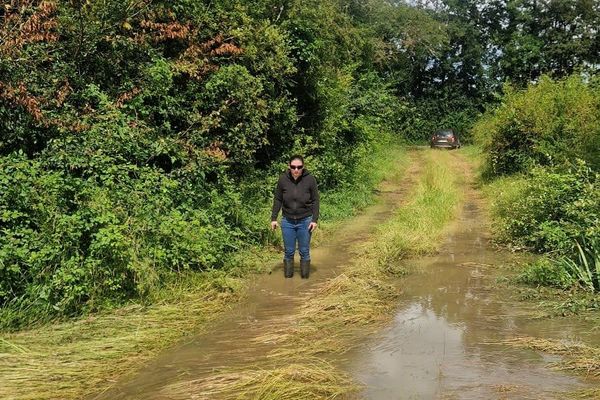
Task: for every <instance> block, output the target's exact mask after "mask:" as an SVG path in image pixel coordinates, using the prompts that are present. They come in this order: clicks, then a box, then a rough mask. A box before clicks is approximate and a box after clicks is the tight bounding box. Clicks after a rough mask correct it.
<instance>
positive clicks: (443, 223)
mask: <svg viewBox="0 0 600 400" xmlns="http://www.w3.org/2000/svg"><path fill="white" fill-rule="evenodd" d="M453 157H454V156H452V155H450V154H449V153H447V152H426V153H425V154H422V155H421V156H420V157H419V158H420V159H419V160H418V161H417V163H415V164H414V165H416V166H419V164H420V163H423V164H424V165H423V167H422V171H421V172H420V173H419V175H418V177H419V180H418V181H417V182H415V184H414V185H413V187H412V190H411V191H410V194H409V196H408V197H407V200H406V201H405V203H404V204H403V205H402V206H401V207H400V208H399V209H398V210H397V212H396V213H395V215H394V216H393V217H392V218H391V219H390V220H389V221H388V222H386V223H384V224H382V225H381V226H379V227H378V229H377V231H376V233H375V234H374V235H373V236H372V238H371V239H370V240H369V241H368V243H366V244H364V245H363V246H361V248H360V250H359V254H358V255H357V257H356V258H355V262H353V263H352V264H351V265H348V266H347V267H346V268H345V269H344V272H343V273H342V274H340V275H338V276H337V277H335V278H332V279H330V280H327V281H325V282H323V283H321V284H319V285H317V286H316V288H315V289H314V290H313V291H311V292H310V293H308V294H307V295H306V298H305V299H303V301H301V304H303V306H302V308H301V310H300V313H298V314H297V315H295V316H293V317H292V320H288V321H286V323H285V325H284V326H282V327H277V328H276V329H274V330H273V331H270V332H265V338H268V340H269V341H271V342H276V343H277V344H278V345H277V350H274V351H272V352H271V353H270V354H268V355H267V356H266V359H265V360H261V361H260V362H259V363H257V364H256V365H248V366H245V367H244V368H238V369H236V370H231V371H227V372H224V373H217V374H214V375H212V376H211V378H210V381H207V380H192V381H183V382H180V383H177V384H174V385H171V386H170V387H169V388H168V389H167V391H166V392H165V393H164V394H165V395H166V396H167V397H176V398H183V397H185V396H189V395H190V394H191V393H194V394H195V395H196V396H199V398H210V396H211V395H215V396H216V397H217V398H222V399H297V398H337V397H347V396H349V395H350V394H352V393H354V392H356V391H357V390H359V389H360V385H358V384H356V383H352V384H351V383H349V382H350V381H349V377H348V375H347V374H346V373H345V372H343V371H341V370H340V369H338V368H332V367H331V364H329V363H327V362H326V361H323V360H324V358H325V359H327V358H330V357H332V356H333V355H335V354H343V353H345V352H347V351H348V350H349V349H350V348H352V347H353V346H355V345H357V344H358V343H360V341H361V340H362V338H363V337H364V336H365V334H368V333H369V332H373V331H376V330H377V329H379V328H381V326H382V325H383V324H385V323H387V322H389V320H390V319H391V318H392V317H393V309H394V308H395V307H396V299H397V298H398V296H399V295H400V293H401V288H399V287H398V277H399V276H401V275H403V274H404V273H405V269H404V268H403V267H401V266H400V264H399V262H398V261H399V260H400V259H402V258H406V257H408V256H412V255H422V254H426V253H430V252H432V251H434V250H435V249H433V248H432V246H431V243H438V242H439V239H440V238H441V237H442V236H443V235H444V233H445V228H446V227H447V226H448V225H449V223H450V222H451V221H453V220H454V219H455V217H456V215H457V213H458V205H459V204H460V203H461V202H460V197H461V193H460V190H459V184H460V181H459V179H457V177H456V175H455V173H453V172H452V171H454V170H455V168H453V167H452V164H453V162H452V161H453ZM282 360H284V361H285V364H283V363H282ZM282 364H283V365H282ZM290 366H292V367H291V369H290ZM293 371H309V373H310V374H314V375H315V376H326V377H327V378H326V382H327V384H326V385H323V379H315V380H313V379H303V378H300V379H295V375H294V372H293ZM299 376H300V377H302V376H303V375H302V373H301V372H300V375H299ZM231 377H235V379H231ZM282 377H283V380H282ZM214 382H218V386H217V387H218V393H216V392H214V390H215V385H214ZM300 393H304V394H308V395H307V396H308V397H298V396H299V394H300ZM217 394H218V395H217ZM204 396H206V397H204Z"/></svg>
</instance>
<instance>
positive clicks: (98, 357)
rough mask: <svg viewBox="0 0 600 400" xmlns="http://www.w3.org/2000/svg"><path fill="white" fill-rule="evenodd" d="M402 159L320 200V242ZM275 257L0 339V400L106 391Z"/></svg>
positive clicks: (389, 150)
mask: <svg viewBox="0 0 600 400" xmlns="http://www.w3.org/2000/svg"><path fill="white" fill-rule="evenodd" d="M405 159H406V152H405V150H404V149H403V148H402V147H401V146H400V145H390V146H382V147H381V148H380V149H378V151H377V152H376V154H374V155H373V160H376V161H375V163H374V165H373V168H371V169H366V168H365V169H364V173H363V174H361V175H360V176H357V185H356V187H349V188H345V189H343V190H339V191H338V192H336V193H330V194H328V193H325V194H324V202H325V204H327V205H326V206H325V210H324V211H325V213H324V214H325V215H324V217H327V219H329V220H330V221H333V222H329V223H326V224H323V226H322V227H321V228H320V230H321V236H327V235H326V233H327V232H333V231H334V230H335V229H336V223H335V221H336V220H337V221H340V220H342V218H344V217H346V218H348V217H349V216H351V215H353V214H355V213H356V212H358V210H360V209H362V208H364V207H365V206H367V205H368V204H369V203H371V202H373V201H374V199H375V195H374V194H375V192H374V190H373V189H374V187H375V185H376V184H377V183H378V182H380V181H381V180H382V179H385V178H388V177H390V176H392V175H393V174H394V173H395V170H396V167H395V165H396V164H397V163H399V162H400V163H402V162H405ZM265 209H266V207H265ZM336 210H337V211H336ZM265 216H266V217H265V219H268V217H267V216H268V212H266V213H265ZM324 219H325V218H324ZM279 258H280V252H279V250H276V249H272V248H255V249H248V250H244V251H243V252H239V253H237V254H235V255H233V256H232V260H231V261H230V263H228V264H229V265H230V267H229V268H228V269H227V270H218V271H207V272H202V273H190V274H187V275H181V276H177V277H176V278H174V279H173V280H172V281H170V282H169V283H167V284H165V285H163V286H162V287H161V289H160V290H158V291H155V292H153V293H152V294H151V295H150V297H149V298H148V299H146V300H145V301H144V303H132V304H130V305H129V306H126V307H122V308H119V309H116V310H108V311H105V312H103V313H100V314H95V315H91V316H88V317H86V318H82V319H79V320H76V321H67V322H61V323H53V324H47V325H44V326H41V327H36V328H32V329H29V330H23V331H20V332H5V333H2V335H1V336H0V398H2V399H40V400H41V399H57V398H60V399H75V398H81V397H82V396H84V395H85V394H86V393H90V392H97V391H98V390H99V389H101V388H103V387H107V386H110V385H111V384H112V383H113V382H114V381H115V380H116V379H117V378H118V377H120V376H123V375H124V374H131V373H132V372H134V371H135V370H136V369H137V368H139V366H140V365H142V364H143V363H144V362H145V361H147V360H149V359H151V358H152V357H154V356H155V355H156V354H157V353H158V352H159V351H161V350H162V349H164V348H165V347H167V346H169V345H170V344H172V343H173V342H175V341H177V340H178V339H180V338H181V337H183V336H185V335H189V334H191V333H198V332H201V331H202V330H203V329H205V327H206V325H207V323H208V322H209V321H211V320H214V319H215V318H216V317H218V315H220V314H221V313H222V312H223V311H224V310H226V309H228V308H229V307H231V306H232V305H234V304H236V302H238V301H239V300H240V299H241V298H243V295H244V290H245V288H246V284H247V282H248V279H247V278H248V274H249V273H250V272H257V271H258V272H264V271H267V270H268V269H270V268H271V266H272V264H273V263H274V262H275V260H276V259H279Z"/></svg>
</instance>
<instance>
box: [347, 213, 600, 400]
mask: <svg viewBox="0 0 600 400" xmlns="http://www.w3.org/2000/svg"><path fill="white" fill-rule="evenodd" d="M479 219H480V218H479V215H478V210H477V206H476V204H475V203H469V204H467V205H466V207H465V210H464V213H463V217H462V220H461V224H460V228H459V229H458V230H457V232H456V233H455V234H453V235H451V237H450V238H449V239H448V241H447V242H446V243H445V245H444V246H443V248H442V251H441V252H440V255H439V256H437V257H432V258H425V259H420V260H416V261H411V262H410V263H411V265H412V266H413V267H415V269H416V270H418V271H421V272H420V273H417V274H413V275H412V276H410V277H408V278H406V279H405V280H403V281H402V282H401V285H402V288H403V293H404V295H403V299H404V300H403V301H402V303H401V304H400V305H399V308H398V311H397V314H396V316H395V318H394V321H393V323H392V324H391V326H390V327H388V329H386V330H385V331H384V332H382V333H381V334H380V335H379V336H378V337H377V338H376V339H374V340H373V341H372V342H371V343H370V344H368V346H367V348H366V349H365V348H363V349H359V350H357V351H355V352H353V353H352V354H350V355H349V360H350V361H349V362H348V363H349V365H347V368H348V369H349V370H351V371H352V372H353V374H354V375H355V376H356V377H357V378H358V380H360V381H361V382H363V383H365V385H366V390H365V392H364V393H363V395H364V397H366V398H368V399H385V400H389V399H496V398H498V399H508V398H510V399H541V398H543V399H549V398H555V397H554V396H557V395H556V393H558V392H562V391H567V390H574V389H577V388H583V387H586V386H588V385H593V384H594V383H595V384H598V383H600V382H598V381H596V382H592V381H591V380H590V381H588V382H586V381H585V380H582V379H581V378H578V377H575V376H573V375H568V374H565V373H560V372H557V371H552V370H550V369H549V368H547V367H548V363H550V362H553V361H556V359H555V358H552V357H547V356H544V355H542V354H539V353H537V352H533V351H528V350H522V349H514V348H508V347H507V346H504V345H501V344H499V342H500V341H502V340H503V339H507V338H511V337H515V336H542V337H549V338H559V339H563V338H567V337H568V338H573V337H577V338H583V339H585V340H588V341H589V340H595V339H596V338H593V337H590V336H589V334H588V332H586V327H585V326H580V325H578V324H577V323H575V322H574V321H570V322H572V323H570V324H569V323H566V320H561V321H553V320H544V321H532V320H531V313H530V310H528V309H527V308H526V307H525V306H524V304H518V303H514V302H510V301H508V300H507V298H506V297H505V298H503V296H502V295H499V292H498V290H496V289H495V288H494V284H493V278H491V274H490V269H491V268H493V266H494V265H496V264H499V263H502V262H505V261H506V259H507V258H508V257H511V255H509V254H502V253H498V252H494V251H492V250H491V249H490V248H489V246H488V245H487V240H486V235H485V230H484V229H483V227H481V226H480V224H479V223H478V221H479Z"/></svg>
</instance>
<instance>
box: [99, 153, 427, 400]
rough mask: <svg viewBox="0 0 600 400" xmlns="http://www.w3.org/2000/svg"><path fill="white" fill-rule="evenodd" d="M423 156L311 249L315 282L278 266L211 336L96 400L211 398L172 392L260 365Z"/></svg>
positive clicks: (385, 212)
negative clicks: (276, 334)
mask: <svg viewBox="0 0 600 400" xmlns="http://www.w3.org/2000/svg"><path fill="white" fill-rule="evenodd" d="M417 153H418V152H417ZM417 153H413V155H412V158H413V162H412V164H411V166H410V167H409V168H408V170H407V173H406V177H405V179H403V182H402V184H399V183H398V182H396V183H394V182H384V183H383V184H382V185H381V187H380V190H379V196H378V202H377V203H376V204H375V205H373V206H371V207H370V208H368V209H367V210H366V211H365V212H364V213H363V214H361V215H360V216H358V217H356V218H353V219H352V221H351V223H348V224H346V225H345V226H344V227H343V229H338V230H337V232H336V234H335V237H330V238H323V241H322V242H323V244H322V245H321V246H319V247H318V248H316V249H312V250H311V258H312V260H313V261H312V265H311V275H310V279H308V280H303V279H300V273H299V270H298V269H299V266H298V261H296V271H295V274H294V277H293V278H292V279H284V277H283V270H282V268H281V267H280V266H278V267H276V268H275V269H274V270H273V272H272V274H270V275H265V276H261V277H258V278H257V279H256V280H255V281H254V282H253V283H252V285H251V288H250V290H249V292H248V296H247V298H245V299H244V301H243V302H242V304H241V305H236V306H235V307H234V308H233V309H232V310H230V311H226V312H225V315H224V316H223V317H222V318H220V319H219V321H218V322H217V323H215V324H213V325H212V326H209V327H208V328H207V333H203V334H198V335H195V336H192V337H191V338H189V339H188V340H187V341H186V342H184V343H180V344H179V345H178V346H175V347H174V348H170V349H168V350H167V351H165V352H164V353H163V354H161V355H160V356H159V357H158V358H157V359H156V360H155V361H153V362H152V363H151V364H149V365H147V366H145V367H143V368H142V369H141V370H140V371H139V373H137V374H136V375H135V376H134V377H133V378H131V377H130V378H129V379H124V380H123V381H122V382H117V383H116V384H115V385H114V387H112V388H111V389H110V390H108V391H106V392H104V393H101V394H98V395H95V396H92V397H90V399H107V400H108V399H110V400H118V399H180V398H181V399H189V398H209V397H207V396H204V395H203V394H202V393H198V392H197V391H194V392H193V393H192V392H190V393H185V394H181V393H179V394H177V395H174V394H172V393H170V391H169V390H168V387H169V386H170V385H173V384H177V383H180V382H185V381H189V380H193V379H202V378H206V377H208V376H210V375H211V374H214V373H215V372H218V371H221V370H222V369H225V368H227V369H232V368H236V367H240V366H245V365H248V364H252V365H255V364H256V363H257V361H258V362H260V360H261V358H263V357H265V356H266V355H267V353H269V351H271V350H273V348H274V346H275V345H274V344H273V343H271V341H270V340H269V338H268V337H265V335H264V333H265V332H272V331H273V328H274V327H281V328H282V329H285V327H286V324H288V320H287V319H286V317H287V316H290V315H291V314H293V313H294V312H295V310H296V308H297V307H298V306H299V304H298V300H297V299H298V298H299V297H300V296H301V295H303V294H304V293H306V292H307V291H309V290H310V289H311V288H312V287H314V285H315V284H317V283H318V282H322V281H323V280H325V279H327V278H330V277H332V276H334V275H335V274H337V273H338V271H339V267H340V266H342V265H344V264H347V263H348V262H349V261H350V259H351V257H352V252H351V251H350V249H351V248H352V247H353V245H354V244H355V243H361V242H363V241H364V240H365V239H366V238H367V237H368V235H369V234H370V233H371V232H372V230H373V228H374V227H375V226H376V225H377V224H378V223H380V222H381V221H383V220H385V219H387V218H389V216H390V213H392V212H393V210H394V209H395V208H396V207H398V206H399V204H400V202H401V201H402V199H403V198H404V193H405V192H406V190H407V189H408V188H409V187H410V185H411V184H412V183H413V182H414V179H415V177H416V175H417V174H418V170H419V165H418V163H416V162H414V160H415V159H418V157H419V156H418V154H417Z"/></svg>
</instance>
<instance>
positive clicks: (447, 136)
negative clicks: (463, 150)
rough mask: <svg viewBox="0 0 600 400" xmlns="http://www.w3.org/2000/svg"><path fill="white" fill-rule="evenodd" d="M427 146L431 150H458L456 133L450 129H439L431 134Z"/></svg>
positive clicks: (458, 142)
mask: <svg viewBox="0 0 600 400" xmlns="http://www.w3.org/2000/svg"><path fill="white" fill-rule="evenodd" d="M429 145H430V146H431V148H434V147H444V148H447V149H458V148H460V140H459V138H458V135H457V134H456V132H454V131H453V130H452V129H440V130H439V131H437V132H436V133H434V134H433V136H432V137H431V140H430V141H429Z"/></svg>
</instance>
